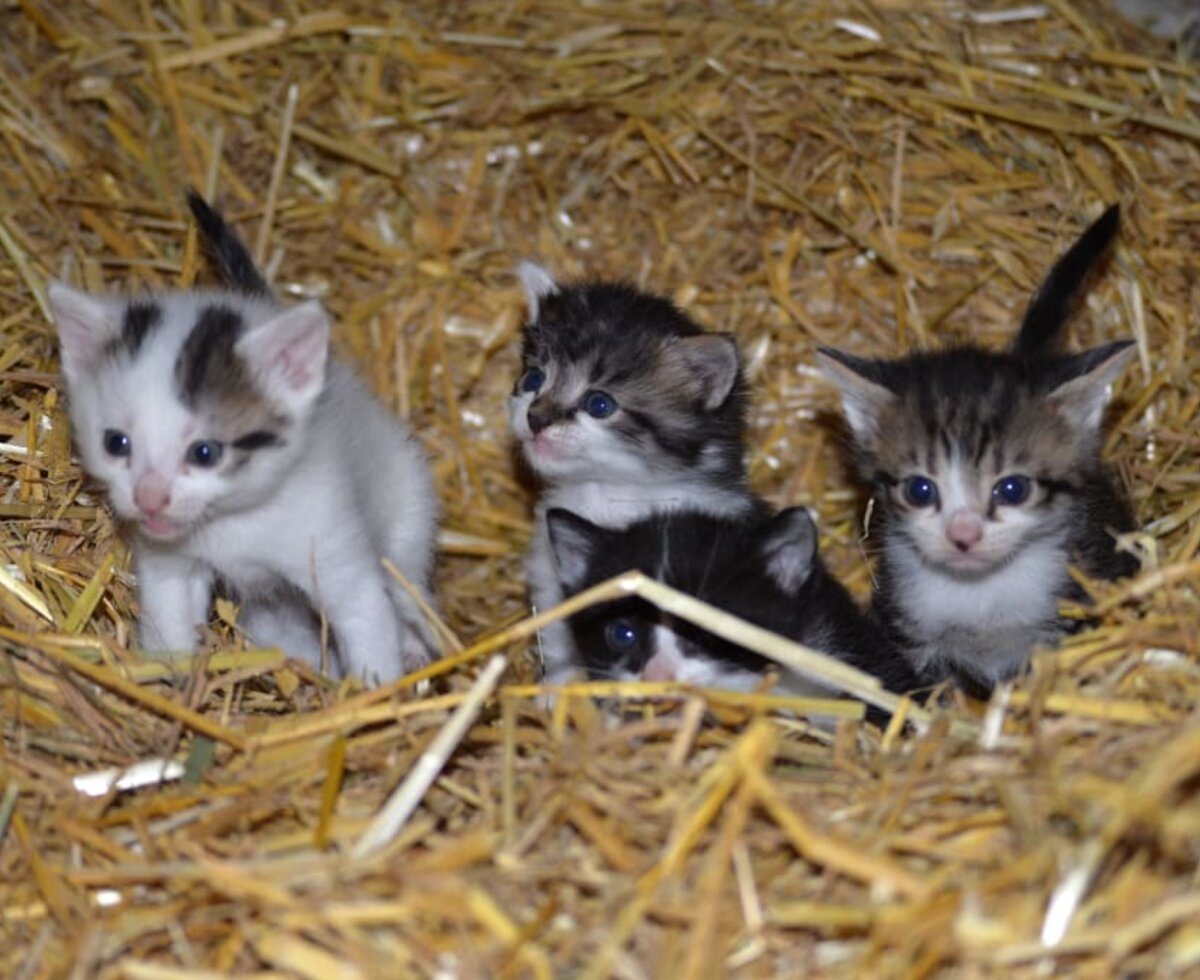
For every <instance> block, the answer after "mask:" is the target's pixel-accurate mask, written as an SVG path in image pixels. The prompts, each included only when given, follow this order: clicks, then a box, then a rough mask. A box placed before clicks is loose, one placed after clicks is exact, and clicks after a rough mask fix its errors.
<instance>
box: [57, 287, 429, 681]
mask: <svg viewBox="0 0 1200 980" xmlns="http://www.w3.org/2000/svg"><path fill="white" fill-rule="evenodd" d="M84 295H85V294H79V293H78V292H76V291H74V290H70V289H69V288H67V287H61V286H57V285H56V286H55V287H54V288H52V290H51V293H50V298H51V303H52V306H53V307H54V310H55V315H56V322H57V324H58V326H59V331H60V338H61V341H62V345H63V348H64V349H63V366H64V371H65V374H66V376H67V381H68V385H69V388H70V396H71V397H70V402H71V418H72V425H73V428H74V434H75V440H76V443H77V445H78V447H79V452H80V456H81V458H82V460H83V465H84V468H85V469H86V470H87V471H88V472H89V473H90V474H91V475H92V476H93V477H95V478H97V479H98V480H100V481H102V482H103V483H104V484H105V485H106V487H107V489H108V492H109V496H110V498H111V500H112V503H113V507H114V509H115V510H116V512H117V514H118V515H119V516H120V517H122V518H124V519H126V520H127V521H129V522H131V524H132V525H133V531H134V536H133V548H134V554H135V558H136V562H137V572H138V582H139V599H140V602H141V607H142V612H141V640H142V643H143V644H144V645H146V646H148V647H160V648H164V649H169V650H190V649H192V648H193V647H194V646H195V644H196V641H197V628H198V627H200V626H202V625H203V624H204V623H205V622H206V621H207V615H208V606H209V601H210V598H211V591H212V587H213V584H214V581H215V580H216V579H217V578H218V577H219V578H220V579H222V580H224V581H225V582H227V583H228V584H230V585H231V586H233V587H234V589H235V590H236V592H237V594H238V596H239V597H240V598H241V599H242V601H243V602H244V603H245V605H246V606H247V608H248V610H253V607H254V606H256V605H261V604H263V603H267V604H270V603H271V601H272V596H273V595H274V594H276V593H277V592H278V590H279V588H280V586H281V585H283V584H284V583H287V584H289V585H290V586H292V587H294V588H295V589H298V590H299V591H300V592H301V593H303V594H304V595H306V596H307V597H308V599H309V601H310V602H311V603H312V604H313V606H314V608H320V609H323V610H324V611H325V613H326V614H327V616H328V618H329V622H330V626H331V630H332V634H333V636H334V637H336V640H337V645H338V649H339V652H340V655H341V657H342V659H343V661H344V663H343V666H344V668H345V670H346V672H347V673H350V674H354V675H357V676H361V677H366V678H368V679H372V680H387V679H390V678H394V677H396V676H399V675H400V674H402V673H403V672H405V671H406V670H411V669H413V668H415V667H417V666H419V665H420V664H421V663H422V662H424V661H425V660H427V659H428V657H429V655H430V646H429V637H428V633H427V632H426V627H425V625H424V623H423V621H422V618H421V617H420V615H419V613H418V611H417V610H416V608H415V607H414V604H413V603H412V601H411V599H409V598H408V596H407V595H406V594H405V593H404V592H403V590H401V589H400V588H399V587H398V586H396V585H395V584H394V583H393V582H392V581H391V580H390V577H389V576H388V575H387V573H386V572H385V570H384V569H383V568H382V567H381V558H383V557H385V556H386V557H389V558H390V559H391V560H392V561H393V562H394V563H395V564H396V565H397V566H398V567H399V568H400V570H401V571H402V572H403V573H404V574H405V575H406V576H407V577H408V578H409V579H410V580H411V581H412V582H413V583H414V584H416V585H417V586H418V587H419V588H422V589H424V588H427V584H428V581H429V574H430V569H431V564H432V556H433V545H434V533H435V526H436V519H437V513H436V501H435V497H434V492H433V486H432V481H431V479H430V475H429V472H428V466H427V463H426V461H425V458H424V454H423V453H422V452H421V450H420V449H419V447H418V446H417V445H416V444H415V443H414V442H413V441H412V439H411V437H410V436H409V434H408V432H407V430H406V429H405V427H404V426H403V424H402V423H401V422H400V421H399V420H397V419H396V418H394V417H393V416H391V415H389V414H388V413H387V412H386V411H384V409H383V408H382V407H381V406H380V405H379V403H378V402H377V401H375V400H374V399H373V398H372V397H371V396H370V395H369V394H368V393H367V391H366V390H365V389H364V388H363V387H362V385H361V384H360V383H359V382H358V380H357V379H356V378H355V377H354V376H353V374H352V373H351V372H350V371H349V370H348V369H347V368H346V367H344V366H343V365H341V364H339V363H337V362H333V361H331V362H329V363H328V365H325V363H324V362H325V344H326V338H327V329H325V330H323V328H322V322H323V320H324V313H323V311H320V309H319V307H316V306H315V304H305V305H303V306H300V307H294V308H292V309H290V310H282V309H281V308H280V307H278V306H276V305H275V304H273V303H272V302H270V301H269V300H266V299H262V300H258V299H248V298H246V297H244V296H241V295H237V294H231V293H225V292H187V293H171V294H166V295H160V296H157V297H152V298H153V299H154V301H155V302H156V303H157V304H158V305H159V306H160V307H161V308H162V310H163V322H162V324H161V325H160V326H158V327H157V328H155V329H153V330H152V331H151V332H150V333H149V334H148V335H147V338H146V341H145V343H144V344H143V347H142V349H141V351H140V352H139V354H138V356H137V357H136V358H135V359H133V361H132V362H125V361H121V360H118V359H114V358H111V357H97V354H98V352H100V351H101V350H102V349H103V347H104V343H105V342H106V341H107V340H108V339H110V338H111V337H114V336H116V335H117V333H118V332H119V324H120V322H121V317H122V315H123V310H124V308H125V305H126V302H127V301H126V300H125V299H123V298H120V297H110V298H102V297H86V299H87V300H88V302H89V303H90V306H89V305H87V304H83V303H81V301H80V299H79V297H80V296H84ZM215 301H219V302H220V303H222V304H224V305H226V306H231V307H233V308H235V309H237V310H239V311H240V312H241V313H242V314H243V316H244V317H245V318H246V319H247V321H248V322H249V323H250V324H252V326H251V330H250V332H249V333H248V334H247V335H245V337H244V338H243V339H242V340H241V341H239V343H238V350H239V352H247V351H248V349H252V348H255V347H256V345H257V344H258V338H257V337H256V336H255V329H256V327H258V326H262V325H264V324H269V323H271V322H272V321H275V322H280V321H286V324H285V325H286V326H287V329H286V330H285V331H283V332H284V333H287V334H288V335H289V337H290V339H289V340H286V341H285V342H284V343H283V344H282V346H280V344H273V343H269V342H266V341H264V342H263V350H264V351H265V353H264V354H263V357H265V359H266V361H267V362H270V359H271V357H272V356H273V355H278V357H281V358H282V360H280V361H278V362H277V363H276V368H278V370H275V369H274V368H272V369H268V370H267V372H266V375H262V374H260V375H259V377H260V382H261V383H262V384H263V387H264V388H265V389H266V391H267V392H269V393H270V394H271V395H272V397H273V399H274V401H275V403H276V404H278V405H279V407H280V409H281V410H284V411H286V412H288V413H290V415H291V416H292V419H293V421H292V424H290V425H289V426H287V427H286V428H285V429H284V430H283V434H284V438H285V440H286V444H285V445H284V446H282V447H274V448H269V449H262V450H258V451H256V452H254V453H252V454H251V458H250V460H249V461H248V462H247V464H246V465H245V466H244V467H242V468H241V469H240V470H238V471H236V472H225V471H224V470H223V469H222V468H219V467H218V468H214V469H203V468H199V467H196V466H189V465H187V464H186V462H185V461H184V456H183V454H184V452H185V451H186V449H187V447H188V446H189V445H190V443H191V442H192V441H194V440H196V439H200V438H206V437H208V436H209V433H207V432H206V419H205V418H203V417H202V416H200V415H198V414H196V413H193V412H192V411H190V410H189V409H188V408H187V407H186V406H185V405H184V404H182V403H181V402H180V401H179V399H178V397H177V396H176V393H175V390H174V381H173V377H172V374H173V366H174V363H175V359H176V357H177V355H178V352H179V350H180V348H181V346H182V344H183V342H184V340H185V339H186V337H187V335H188V333H189V331H190V329H191V327H192V325H193V324H194V323H195V321H196V317H197V314H198V311H199V310H200V309H201V308H202V307H203V306H205V305H208V304H211V303H213V302H215ZM80 311H82V313H81V312H80ZM81 316H82V318H83V320H87V319H88V318H89V317H90V318H91V322H90V327H89V329H86V330H82V331H81V330H80V320H81ZM85 325H86V324H85ZM97 338H101V339H99V340H97ZM259 353H262V352H261V351H260V352H259ZM251 356H254V355H253V354H251ZM260 360H261V359H260ZM314 372H316V374H315V375H314ZM322 373H323V374H324V377H325V381H324V384H323V385H322V384H321V383H320V378H321V374H322ZM281 386H282V388H281ZM283 389H286V390H283ZM318 395H319V396H320V397H319V398H318V397H317V396H318ZM108 428H114V429H120V430H121V431H123V432H125V433H127V434H128V435H129V437H130V440H131V444H132V453H131V455H130V456H129V457H126V458H114V457H112V456H109V455H108V454H107V453H106V452H105V450H104V448H103V433H104V431H105V429H108ZM231 452H232V450H231V449H229V448H228V447H226V453H227V454H228V453H231ZM147 473H155V474H158V476H160V477H162V478H163V479H165V480H167V481H169V485H170V503H169V505H168V506H167V508H166V510H165V511H164V512H163V515H162V516H163V518H164V520H165V521H166V522H168V524H169V526H170V530H168V531H164V532H161V533H159V534H157V535H156V534H152V533H150V532H149V531H148V530H147V527H146V525H145V517H146V515H145V514H144V513H143V512H142V511H141V510H140V508H139V507H138V506H137V504H136V503H135V502H134V499H133V491H134V487H135V485H136V483H137V480H138V479H139V478H141V477H143V476H144V475H145V474H147ZM272 621H273V620H272V617H271V616H270V615H266V616H260V615H255V614H254V613H253V612H251V614H250V615H249V617H248V622H249V623H251V624H254V623H257V624H258V626H259V627H262V626H264V625H265V626H267V628H268V629H269V624H270V623H271V622H272ZM274 621H275V622H279V621H280V620H279V617H278V616H276V617H274ZM277 632H278V633H279V634H281V635H283V634H286V636H285V637H284V638H285V639H286V640H287V642H296V639H295V638H296V637H297V636H303V635H305V633H304V629H302V628H300V627H299V626H297V627H295V628H281V629H279V630H278V631H277ZM310 632H311V631H310ZM252 635H253V637H254V639H255V640H256V641H258V642H260V643H263V644H274V643H275V642H276V640H277V637H275V636H271V635H259V634H258V630H257V629H255V630H254V631H253V632H252ZM304 646H305V649H302V650H295V651H293V652H295V653H297V654H299V655H302V656H307V657H314V656H315V652H316V647H315V639H314V640H313V642H312V643H308V642H306V643H304Z"/></svg>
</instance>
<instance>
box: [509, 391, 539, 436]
mask: <svg viewBox="0 0 1200 980" xmlns="http://www.w3.org/2000/svg"><path fill="white" fill-rule="evenodd" d="M535 397H536V392H532V391H530V392H522V393H521V394H519V395H509V396H508V424H509V426H510V428H511V429H512V431H513V435H515V436H516V437H517V441H518V442H519V443H521V448H522V449H524V448H525V444H526V443H528V442H529V440H530V439H531V438H532V437H533V433H532V432H530V431H529V419H528V416H527V415H526V413H527V412H528V411H529V406H530V405H532V404H533V399H534V398H535Z"/></svg>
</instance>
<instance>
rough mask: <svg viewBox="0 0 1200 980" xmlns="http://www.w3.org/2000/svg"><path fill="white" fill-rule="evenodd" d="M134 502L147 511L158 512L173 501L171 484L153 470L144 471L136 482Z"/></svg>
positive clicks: (148, 512) (149, 512)
mask: <svg viewBox="0 0 1200 980" xmlns="http://www.w3.org/2000/svg"><path fill="white" fill-rule="evenodd" d="M133 502H134V503H135V504H137V505H138V507H139V508H140V509H141V510H143V511H144V512H145V513H147V514H150V515H154V514H157V513H159V512H160V511H162V510H165V509H166V507H167V505H168V504H169V503H170V502H171V484H170V483H168V482H167V481H166V480H164V479H163V478H162V477H161V476H159V475H158V474H157V473H155V472H153V471H152V472H149V473H143V474H142V475H141V476H139V477H138V481H137V483H135V484H134V487H133Z"/></svg>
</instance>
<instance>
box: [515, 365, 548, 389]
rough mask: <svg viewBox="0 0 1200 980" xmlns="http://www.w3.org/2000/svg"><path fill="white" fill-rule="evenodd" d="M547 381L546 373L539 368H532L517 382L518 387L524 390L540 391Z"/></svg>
mask: <svg viewBox="0 0 1200 980" xmlns="http://www.w3.org/2000/svg"><path fill="white" fill-rule="evenodd" d="M545 383H546V375H545V373H544V372H542V371H539V370H538V369H537V368H530V369H529V370H528V371H526V372H525V373H524V374H522V375H521V380H520V381H518V382H517V387H518V388H520V389H521V390H522V391H538V390H540V389H541V387H542V385H544V384H545Z"/></svg>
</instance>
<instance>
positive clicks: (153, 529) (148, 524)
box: [139, 514, 184, 540]
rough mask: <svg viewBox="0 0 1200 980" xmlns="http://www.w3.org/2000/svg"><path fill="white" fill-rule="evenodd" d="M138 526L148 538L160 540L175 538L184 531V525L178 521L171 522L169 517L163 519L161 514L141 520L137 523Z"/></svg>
mask: <svg viewBox="0 0 1200 980" xmlns="http://www.w3.org/2000/svg"><path fill="white" fill-rule="evenodd" d="M139 526H140V527H141V529H142V530H143V531H144V532H145V533H146V534H147V535H148V536H149V537H151V538H158V539H160V540H167V539H169V538H177V537H179V535H180V534H181V533H182V531H183V529H184V525H182V524H180V523H179V522H178V521H173V520H171V519H170V518H169V517H163V516H162V515H161V514H155V515H154V516H153V517H145V518H143V519H142V520H141V521H140V522H139Z"/></svg>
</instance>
